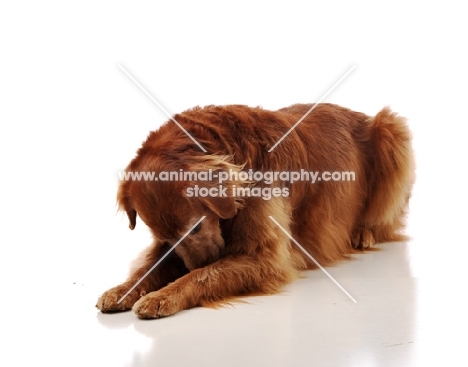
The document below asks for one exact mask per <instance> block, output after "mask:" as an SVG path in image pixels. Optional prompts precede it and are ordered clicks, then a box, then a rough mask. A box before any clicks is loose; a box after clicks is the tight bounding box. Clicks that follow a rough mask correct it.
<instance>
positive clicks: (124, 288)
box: [96, 284, 141, 312]
mask: <svg viewBox="0 0 468 367" xmlns="http://www.w3.org/2000/svg"><path fill="white" fill-rule="evenodd" d="M129 289H130V286H128V285H126V284H121V285H118V286H117V287H114V288H111V289H109V290H108V291H107V292H104V293H103V295H102V296H101V297H99V299H98V301H97V303H96V307H97V308H98V309H100V310H101V311H102V312H118V311H127V310H130V309H131V308H132V306H133V305H134V304H135V302H136V301H137V300H138V299H139V298H140V297H141V296H140V294H138V292H137V291H135V290H133V291H132V292H130V293H129V294H128V295H127V296H126V297H125V298H123V299H122V297H123V296H125V294H126V293H127V292H128V290H129ZM121 299H122V300H121ZM120 300H121V301H120ZM119 301H120V302H119Z"/></svg>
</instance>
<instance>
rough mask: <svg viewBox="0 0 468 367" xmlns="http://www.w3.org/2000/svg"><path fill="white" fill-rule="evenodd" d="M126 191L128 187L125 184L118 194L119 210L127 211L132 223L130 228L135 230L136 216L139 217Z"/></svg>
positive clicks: (121, 186) (120, 187)
mask: <svg viewBox="0 0 468 367" xmlns="http://www.w3.org/2000/svg"><path fill="white" fill-rule="evenodd" d="M125 191H126V186H125V183H122V184H121V185H120V186H119V190H118V192H117V203H118V205H119V208H120V209H121V210H125V212H126V213H127V216H128V220H129V222H130V224H129V226H128V227H129V228H130V229H131V230H133V229H134V228H135V226H136V215H137V212H136V210H135V209H134V208H133V205H132V203H131V200H130V197H129V196H128V195H126V194H125Z"/></svg>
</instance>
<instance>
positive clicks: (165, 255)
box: [117, 215, 206, 304]
mask: <svg viewBox="0 0 468 367" xmlns="http://www.w3.org/2000/svg"><path fill="white" fill-rule="evenodd" d="M205 218H206V216H205V215H204V216H203V217H201V218H200V219H199V220H198V222H197V223H195V224H194V225H193V226H192V227H191V228H190V229H189V230H188V231H187V233H186V234H184V235H183V236H182V238H181V239H180V240H179V241H177V242H176V244H175V245H174V246H172V247H171V248H170V249H169V251H167V252H166V253H165V254H164V256H163V257H161V258H160V259H159V260H158V261H157V262H156V264H154V265H153V266H152V267H151V269H150V270H148V271H147V272H146V273H145V275H143V276H142V277H141V278H140V280H138V282H136V283H135V285H134V286H133V287H132V288H130V290H129V291H128V292H127V293H125V294H124V295H123V296H122V298H120V299H119V301H118V302H117V304H119V303H120V302H122V301H123V300H124V299H125V297H127V296H128V295H129V294H130V292H131V291H133V290H134V289H135V288H136V287H137V286H138V284H140V283H141V282H142V281H143V279H145V278H146V277H147V276H148V274H149V273H151V272H152V271H153V270H154V269H155V268H156V266H158V265H159V264H160V263H161V261H163V260H164V259H165V258H166V257H167V255H169V254H170V253H171V252H172V251H173V250H174V249H175V248H176V247H177V246H178V245H179V243H181V242H182V241H183V240H184V238H185V237H187V236H188V235H189V233H190V232H192V230H193V229H194V228H195V227H196V226H198V224H200V223H201V222H202V221H203V219H205Z"/></svg>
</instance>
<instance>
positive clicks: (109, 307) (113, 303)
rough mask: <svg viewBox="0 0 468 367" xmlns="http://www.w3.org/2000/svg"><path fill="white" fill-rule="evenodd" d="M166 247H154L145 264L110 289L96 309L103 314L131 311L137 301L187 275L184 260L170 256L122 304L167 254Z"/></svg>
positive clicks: (173, 255)
mask: <svg viewBox="0 0 468 367" xmlns="http://www.w3.org/2000/svg"><path fill="white" fill-rule="evenodd" d="M166 251H167V249H166V248H165V246H163V247H161V246H158V245H154V246H152V247H151V248H150V250H149V252H148V254H147V255H146V257H145V261H144V264H143V265H142V266H140V267H138V268H137V269H136V270H135V271H134V272H133V273H132V274H131V275H130V277H129V278H128V279H127V281H126V282H124V283H122V284H120V285H118V286H116V287H114V288H111V289H109V290H108V291H107V292H104V294H103V295H102V296H101V297H100V298H99V299H98V301H97V304H96V307H97V308H98V309H100V310H101V311H102V312H117V311H126V310H130V309H131V308H132V307H133V305H134V304H135V302H136V301H138V300H139V299H140V298H141V297H143V296H144V295H145V294H147V293H150V292H153V291H155V290H158V289H160V288H162V287H164V286H166V285H167V284H168V283H170V282H172V281H174V280H175V279H177V278H179V277H181V276H183V275H184V274H186V273H187V271H188V270H187V269H186V268H185V266H184V264H183V262H182V260H181V259H180V258H179V257H178V256H176V255H175V254H171V255H169V256H168V257H167V258H165V259H164V260H163V261H162V263H161V264H159V265H158V267H156V268H155V269H154V270H153V271H152V272H151V273H150V274H148V276H147V277H146V278H144V279H143V280H142V281H141V282H140V283H139V284H138V286H137V287H136V288H135V289H134V290H132V291H131V292H130V293H129V294H128V295H127V296H126V297H125V298H124V299H123V300H122V301H121V302H120V303H118V302H119V300H120V299H121V298H122V297H123V296H124V295H125V294H126V293H127V292H128V291H129V290H130V289H131V288H132V287H133V286H134V285H135V284H136V283H137V282H138V281H139V280H140V279H141V278H142V277H143V276H144V275H145V274H146V273H147V272H148V270H149V269H151V267H152V266H153V265H154V264H155V263H156V262H157V261H158V259H159V258H160V257H161V255H162V254H164V253H166Z"/></svg>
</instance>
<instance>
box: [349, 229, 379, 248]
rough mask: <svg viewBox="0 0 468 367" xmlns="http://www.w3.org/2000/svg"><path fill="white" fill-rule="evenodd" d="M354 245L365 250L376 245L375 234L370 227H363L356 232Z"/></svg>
mask: <svg viewBox="0 0 468 367" xmlns="http://www.w3.org/2000/svg"><path fill="white" fill-rule="evenodd" d="M352 244H353V247H354V248H355V249H357V250H365V249H368V248H371V247H372V246H374V245H375V239H374V235H373V234H372V232H371V231H369V230H368V229H365V228H364V229H362V230H360V231H357V232H356V233H355V234H354V237H353V240H352Z"/></svg>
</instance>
